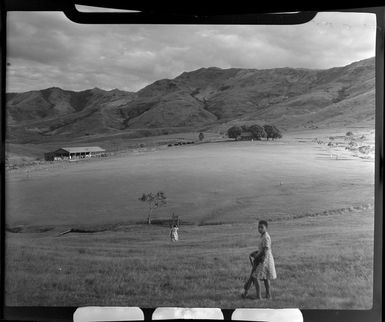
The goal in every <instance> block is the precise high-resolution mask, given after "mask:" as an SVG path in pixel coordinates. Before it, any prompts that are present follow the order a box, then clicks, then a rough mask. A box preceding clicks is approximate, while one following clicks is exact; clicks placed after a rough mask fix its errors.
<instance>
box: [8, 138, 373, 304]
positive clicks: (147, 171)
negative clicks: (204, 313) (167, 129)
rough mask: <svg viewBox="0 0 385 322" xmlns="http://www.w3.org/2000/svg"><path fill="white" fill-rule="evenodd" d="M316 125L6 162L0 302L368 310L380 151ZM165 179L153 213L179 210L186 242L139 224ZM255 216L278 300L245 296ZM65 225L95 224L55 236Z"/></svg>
mask: <svg viewBox="0 0 385 322" xmlns="http://www.w3.org/2000/svg"><path fill="white" fill-rule="evenodd" d="M309 133H310V132H309ZM322 135H325V133H311V135H310V134H304V133H300V134H298V135H297V134H293V135H291V136H286V137H285V138H284V139H283V140H280V141H274V142H266V141H259V142H255V141H254V142H220V143H211V144H200V145H191V146H180V147H170V148H167V149H155V150H151V151H150V152H149V151H147V152H145V151H141V150H136V151H131V152H129V153H127V154H125V155H122V156H121V157H115V158H108V159H104V160H97V161H91V162H88V161H87V162H77V163H72V164H71V165H69V166H68V167H51V168H50V167H47V168H38V169H35V170H33V169H32V170H31V171H30V172H28V174H26V172H25V171H24V170H23V171H13V172H9V173H8V175H7V179H6V188H7V191H6V193H7V195H6V197H7V204H6V211H7V215H6V224H7V227H8V232H7V236H6V242H7V243H6V247H7V249H6V263H7V267H6V285H5V286H6V287H5V291H6V304H7V305H74V306H78V305H99V304H100V305H139V306H142V307H153V306H164V305H183V306H205V307H213V306H220V307H224V308H226V307H227V308H232V307H262V306H269V307H293V306H294V307H297V306H298V307H302V308H370V307H371V302H372V297H371V294H372V260H373V258H372V257H373V228H374V226H373V220H374V215H373V203H374V162H373V160H372V159H366V158H359V157H357V156H355V155H354V154H353V153H351V151H346V150H343V151H342V150H341V151H339V150H338V149H339V147H338V146H334V147H332V148H330V147H327V146H326V145H325V144H323V145H321V144H317V143H315V142H314V138H315V137H316V136H317V138H320V137H321V136H322ZM328 135H330V134H328ZM332 135H334V137H336V138H337V137H338V135H339V134H338V133H333V134H332ZM336 140H340V141H341V142H342V139H341V138H337V139H334V141H336ZM336 149H337V150H336ZM336 151H337V152H336ZM332 153H339V158H334V157H331V154H332ZM158 190H162V191H164V192H165V194H166V195H167V196H168V204H167V206H166V207H163V208H161V209H158V210H155V211H154V219H158V220H159V219H168V218H169V217H170V214H171V213H172V212H174V213H175V214H176V215H179V216H180V218H181V220H182V226H181V228H180V235H181V240H180V242H178V243H175V244H171V243H170V242H169V240H168V228H167V227H164V226H159V225H152V226H147V225H143V224H140V223H141V222H144V221H145V218H146V215H147V208H146V205H145V204H143V203H142V202H140V201H139V200H138V197H139V196H140V195H141V194H142V193H143V192H150V191H153V192H156V191H158ZM257 219H267V220H269V222H270V232H271V236H272V240H273V254H274V255H275V260H276V267H277V274H278V279H277V280H276V281H274V282H273V291H274V293H273V296H274V300H272V301H266V300H262V301H260V302H258V301H256V300H255V299H253V298H252V296H251V298H249V299H246V300H242V299H241V298H240V297H239V294H240V292H241V290H242V286H243V283H244V282H245V279H246V278H247V275H248V273H249V262H248V258H247V255H248V253H249V252H251V251H252V250H254V248H255V245H256V244H257V233H256V220H257ZM69 228H83V229H87V230H90V231H96V232H95V233H88V234H77V233H70V234H67V235H64V236H61V237H57V235H58V233H59V232H61V231H64V230H66V229H69ZM12 231H13V232H12ZM15 231H19V233H15Z"/></svg>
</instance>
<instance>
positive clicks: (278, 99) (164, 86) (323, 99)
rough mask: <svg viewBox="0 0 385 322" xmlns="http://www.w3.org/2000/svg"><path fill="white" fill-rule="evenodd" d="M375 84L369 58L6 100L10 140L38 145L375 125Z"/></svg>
mask: <svg viewBox="0 0 385 322" xmlns="http://www.w3.org/2000/svg"><path fill="white" fill-rule="evenodd" d="M374 82H375V66H374V58H370V59H366V60H362V61H359V62H355V63H352V64H350V65H347V66H344V67H337V68H331V69H327V70H308V69H294V68H276V69H266V70H257V69H240V68H230V69H220V68H216V67H210V68H201V69H198V70H195V71H191V72H184V73H182V74H181V75H179V76H178V77H176V78H174V79H163V80H158V81H156V82H154V83H152V84H150V85H148V86H146V87H145V88H143V89H141V90H139V91H138V92H136V93H132V92H125V91H120V90H118V89H115V90H111V91H104V90H102V89H98V88H94V89H90V90H85V91H80V92H73V91H67V90H62V89H60V88H57V87H53V88H48V89H44V90H36V91H30V92H26V93H8V95H7V123H8V133H7V140H8V142H11V143H21V144H25V143H33V144H39V143H42V142H52V141H57V140H68V139H70V140H71V139H74V138H80V137H88V136H92V135H115V134H119V133H126V132H127V133H129V134H130V135H131V136H132V137H143V136H148V135H160V134H168V133H175V132H182V131H186V129H188V130H201V129H205V130H213V131H218V132H223V133H224V132H225V131H226V130H227V129H228V128H230V127H231V126H232V125H234V124H237V123H239V122H243V123H245V122H247V121H250V122H254V123H255V122H257V123H258V122H260V123H261V124H266V123H268V124H274V125H276V126H278V127H279V128H282V129H283V130H287V129H293V128H328V127H336V126H337V127H338V126H349V125H352V124H357V123H359V124H364V125H367V124H370V125H373V124H374V116H375V113H374V106H375V103H374V97H375V95H374ZM144 130H146V131H147V132H144Z"/></svg>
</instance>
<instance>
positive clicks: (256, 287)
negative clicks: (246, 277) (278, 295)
mask: <svg viewBox="0 0 385 322" xmlns="http://www.w3.org/2000/svg"><path fill="white" fill-rule="evenodd" d="M253 282H254V285H255V290H256V292H257V300H260V299H261V298H262V296H261V285H260V284H259V279H258V278H253Z"/></svg>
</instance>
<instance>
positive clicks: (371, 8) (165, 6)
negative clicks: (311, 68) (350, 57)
mask: <svg viewBox="0 0 385 322" xmlns="http://www.w3.org/2000/svg"><path fill="white" fill-rule="evenodd" d="M75 2H76V4H83V5H93V6H101V7H114V8H122V9H132V10H138V11H141V12H140V13H120V14H116V13H109V14H100V13H79V12H78V11H77V10H76V8H75V6H74V3H75ZM206 4H207V3H206ZM206 4H205V3H204V2H202V3H201V2H200V1H195V2H189V3H187V4H186V3H182V2H180V3H179V6H178V5H173V4H172V3H170V2H167V3H164V2H159V3H158V4H157V5H154V4H151V3H150V2H149V1H144V0H142V1H128V0H127V1H124V0H56V1H53V0H4V1H0V28H1V29H0V40H1V43H0V46H1V51H0V59H1V65H0V69H1V77H0V91H1V93H0V102H1V107H2V108H1V111H0V120H1V123H0V139H1V151H0V177H1V182H0V191H1V195H0V206H1V217H0V251H1V258H0V259H1V266H0V271H1V279H0V289H1V292H0V302H1V303H0V304H1V305H0V318H1V319H5V320H29V321H53V320H55V321H72V318H73V313H74V312H75V310H76V307H5V306H4V294H3V290H4V281H5V276H4V250H5V247H4V244H5V233H4V231H5V229H4V228H5V216H4V209H5V198H4V188H5V183H4V181H5V180H4V175H5V147H4V141H5V132H6V128H5V115H6V113H5V90H6V87H5V81H6V77H5V70H6V13H7V11H63V12H64V13H65V14H66V16H67V17H68V18H70V19H71V20H74V21H75V22H78V23H130V24H135V23H144V24H145V23H153V24H162V23H168V24H181V23H183V24H297V23H304V22H306V21H309V20H311V19H312V18H313V17H314V16H315V14H316V13H317V11H344V12H368V13H373V14H376V17H377V30H376V58H375V64H376V83H375V86H376V96H375V102H376V125H375V130H376V134H375V141H376V146H375V227H374V236H375V243H374V274H373V275H374V283H373V307H372V309H370V310H311V309H304V310H301V312H302V314H303V317H304V321H305V322H307V321H311V322H313V321H315V322H317V321H329V322H334V321H351V322H355V321H357V322H358V321H360V322H361V321H381V318H382V282H383V279H382V262H383V257H382V256H383V255H382V246H383V210H384V207H383V206H384V200H383V192H384V191H383V184H384V182H383V176H384V173H383V171H384V164H383V162H384V73H385V70H384V45H385V7H384V6H383V5H382V6H381V4H379V2H376V1H366V2H365V5H362V4H361V5H359V4H354V3H351V4H350V5H348V6H347V5H346V4H345V5H341V4H339V3H338V2H333V3H329V4H328V3H323V5H315V4H309V3H308V4H304V3H301V2H300V1H291V2H287V4H286V5H285V4H282V5H281V4H277V3H274V2H272V3H265V4H257V5H256V4H254V5H250V4H247V5H246V4H243V5H242V4H241V3H240V4H238V3H237V4H235V5H234V4H233V3H225V2H224V3H223V4H221V5H220V6H218V7H217V8H216V9H211V8H207V7H205V5H206ZM297 11H300V13H295V14H274V15H272V14H269V13H273V12H297ZM102 20H103V21H102ZM142 310H143V311H144V315H145V319H146V320H151V315H152V313H153V311H154V309H153V308H142ZM233 311H234V310H233V309H222V312H223V314H224V318H225V320H230V319H231V314H232V312H233Z"/></svg>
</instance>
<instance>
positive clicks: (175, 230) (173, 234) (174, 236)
mask: <svg viewBox="0 0 385 322" xmlns="http://www.w3.org/2000/svg"><path fill="white" fill-rule="evenodd" d="M178 229H179V228H178V226H177V225H173V226H172V227H171V230H170V238H171V241H173V242H175V241H178V239H179V236H178Z"/></svg>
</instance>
